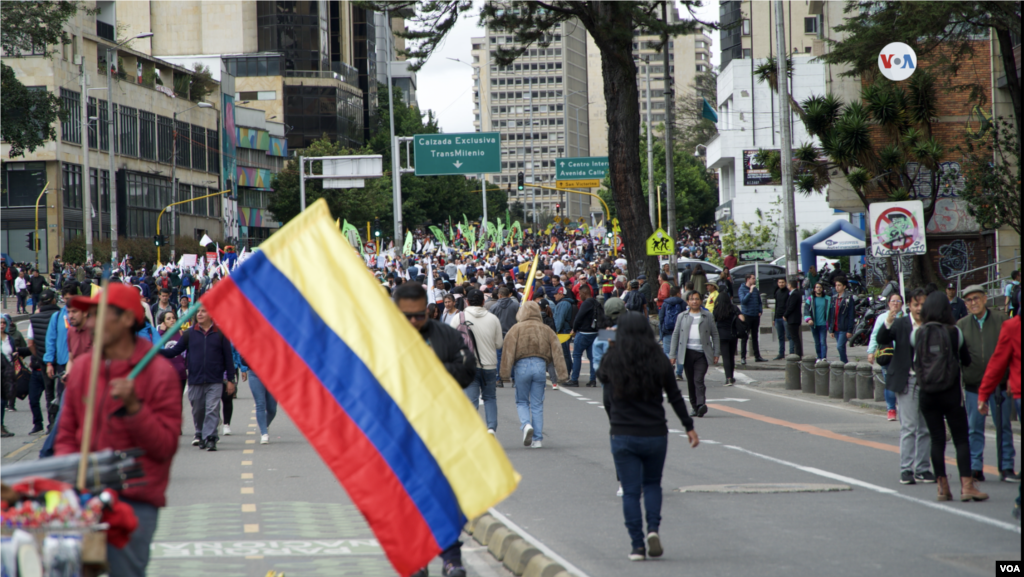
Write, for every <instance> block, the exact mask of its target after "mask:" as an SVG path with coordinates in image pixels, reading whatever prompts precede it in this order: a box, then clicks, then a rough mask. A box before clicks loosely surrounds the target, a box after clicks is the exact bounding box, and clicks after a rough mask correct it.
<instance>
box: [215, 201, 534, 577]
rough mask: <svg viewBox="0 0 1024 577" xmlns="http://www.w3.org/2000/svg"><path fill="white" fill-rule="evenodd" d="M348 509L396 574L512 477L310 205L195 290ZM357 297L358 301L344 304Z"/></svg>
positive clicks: (480, 509) (423, 557) (437, 548)
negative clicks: (333, 480) (365, 525)
mask: <svg viewBox="0 0 1024 577" xmlns="http://www.w3.org/2000/svg"><path fill="white" fill-rule="evenodd" d="M202 300H203V303H204V304H205V305H206V307H207V309H208V310H209V311H210V314H211V315H212V316H213V318H214V319H215V320H216V321H217V325H218V326H219V327H220V328H221V329H222V330H223V331H224V333H225V334H227V336H228V338H230V339H231V341H232V342H233V343H234V345H235V346H236V347H237V348H238V350H239V352H241V353H242V355H243V356H244V357H245V360H246V361H247V362H248V364H249V366H250V367H252V368H253V369H254V370H255V371H256V373H257V374H258V375H260V378H261V379H262V380H263V382H264V383H265V384H266V386H267V388H268V389H269V390H270V392H271V393H272V394H273V395H274V397H275V398H276V399H277V400H278V402H279V403H280V404H281V406H282V407H284V409H285V410H286V411H288V414H289V415H290V416H291V417H292V418H293V419H294V421H295V424H296V425H297V426H298V427H299V429H300V430H301V431H302V433H303V434H304V435H305V436H306V439H308V440H309V442H310V443H311V444H312V445H313V447H314V448H316V450H317V451H318V452H319V453H320V457H321V458H322V459H323V460H324V462H325V463H326V464H327V466H328V467H330V469H331V471H332V472H333V473H334V475H335V476H336V477H337V478H338V480H339V481H341V484H342V485H344V487H345V490H346V491H348V494H349V496H350V497H351V498H352V500H353V502H355V504H356V506H357V507H359V510H360V511H362V513H363V515H364V516H365V517H366V519H367V521H368V522H369V524H370V527H371V528H372V529H373V532H374V534H375V535H376V536H377V539H378V541H379V542H380V544H381V547H382V548H383V549H384V552H385V553H386V554H387V556H388V559H389V560H390V561H391V563H392V565H394V567H395V569H396V570H397V571H398V573H399V574H400V575H410V574H411V573H413V572H415V571H417V570H419V569H420V568H422V567H424V566H426V565H427V563H428V562H429V561H430V560H431V559H432V558H433V557H434V556H436V555H437V554H438V553H440V552H441V551H442V550H444V549H445V548H447V547H448V546H449V545H451V544H453V543H454V542H455V541H456V539H457V538H458V536H459V532H460V530H461V528H462V526H463V525H464V524H465V521H466V519H467V518H474V517H476V516H479V515H481V514H483V513H484V512H485V511H486V510H487V509H488V508H489V507H491V506H493V505H495V504H496V503H498V502H499V501H501V500H502V499H504V498H505V497H507V496H508V495H509V494H511V493H512V491H514V490H515V488H516V485H517V484H518V482H519V474H518V473H516V472H515V471H514V470H513V469H512V464H511V463H510V462H509V461H508V458H507V457H506V455H505V453H504V451H502V449H501V446H500V445H499V444H498V442H497V441H496V440H495V439H494V437H492V436H491V435H489V434H487V430H486V428H485V426H484V424H483V421H482V420H481V419H480V417H479V416H478V415H477V411H476V408H475V407H473V406H472V405H471V404H470V403H469V402H468V400H467V399H466V396H465V394H464V393H463V392H462V390H461V389H460V388H459V386H458V384H457V383H456V382H455V381H454V380H453V379H452V378H451V376H450V375H449V374H448V372H447V371H446V370H445V368H444V366H443V365H442V364H441V362H440V361H439V360H438V358H437V356H436V355H435V354H434V352H433V351H432V350H431V349H430V347H429V346H428V345H427V344H426V343H425V342H424V340H423V338H422V337H421V336H420V335H419V333H418V332H417V331H416V330H415V329H414V328H413V327H412V326H411V325H410V324H409V322H408V321H407V320H406V319H405V317H404V316H403V315H402V314H401V313H400V312H399V311H398V309H397V308H396V307H395V306H394V304H392V303H391V301H390V300H389V299H388V297H387V296H386V294H385V293H383V292H382V291H381V290H380V287H379V286H378V285H377V283H376V282H375V281H374V278H373V277H372V276H371V275H369V274H368V273H367V271H366V265H365V264H364V263H363V261H362V259H360V257H359V256H358V254H357V253H356V251H354V250H352V247H351V246H350V245H349V244H348V241H346V240H345V237H344V236H343V235H342V234H341V232H340V231H339V230H338V228H337V227H336V226H335V225H334V219H333V218H331V216H330V211H329V209H328V208H327V203H326V202H325V201H324V200H323V199H320V200H318V201H317V202H316V203H314V204H313V205H312V206H310V207H309V209H307V210H306V211H305V212H303V213H302V214H300V215H299V216H298V217H296V218H295V219H293V220H292V221H291V222H289V223H288V224H287V225H285V226H284V227H283V228H282V229H281V230H279V231H278V232H277V233H276V234H274V235H273V236H272V237H271V238H270V239H268V240H267V241H266V242H264V243H263V244H262V245H260V251H259V252H255V253H253V254H252V256H250V257H249V258H248V259H246V260H245V262H244V263H242V264H241V265H239V266H238V267H237V268H236V269H235V270H234V271H233V272H232V274H231V276H229V277H228V278H226V279H225V280H223V281H221V282H220V283H218V284H217V287H216V288H215V289H214V290H212V291H210V292H209V293H208V294H207V295H205V296H204V297H203V299H202ZM353 303H359V305H358V306H352V305H353Z"/></svg>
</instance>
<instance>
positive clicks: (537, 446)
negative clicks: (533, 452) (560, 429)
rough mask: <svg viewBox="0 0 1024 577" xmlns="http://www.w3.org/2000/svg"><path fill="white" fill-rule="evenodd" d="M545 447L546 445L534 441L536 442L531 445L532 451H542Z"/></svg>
mask: <svg viewBox="0 0 1024 577" xmlns="http://www.w3.org/2000/svg"><path fill="white" fill-rule="evenodd" d="M543 446H544V445H542V444H541V442H540V441H534V442H532V443H530V448H531V449H540V448H541V447H543Z"/></svg>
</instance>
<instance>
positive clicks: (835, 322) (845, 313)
mask: <svg viewBox="0 0 1024 577" xmlns="http://www.w3.org/2000/svg"><path fill="white" fill-rule="evenodd" d="M833 282H834V284H835V288H836V296H835V297H834V298H833V299H832V307H831V308H830V309H829V310H828V332H830V333H832V336H833V337H835V339H836V349H837V350H838V351H839V360H841V361H843V362H844V363H848V362H850V360H849V359H848V358H847V357H846V341H847V339H849V338H850V337H852V336H853V326H854V324H856V317H855V315H854V312H855V311H854V309H855V308H856V303H854V302H853V295H851V294H850V292H849V291H847V290H846V286H847V284H848V283H849V281H847V280H846V277H845V276H837V277H835V280H834V281H833Z"/></svg>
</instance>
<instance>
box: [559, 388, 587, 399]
mask: <svg viewBox="0 0 1024 577" xmlns="http://www.w3.org/2000/svg"><path fill="white" fill-rule="evenodd" d="M558 390H559V391H562V392H563V393H565V394H567V395H569V396H570V397H582V396H583V395H581V394H579V393H577V392H575V391H570V390H569V389H566V388H564V387H558Z"/></svg>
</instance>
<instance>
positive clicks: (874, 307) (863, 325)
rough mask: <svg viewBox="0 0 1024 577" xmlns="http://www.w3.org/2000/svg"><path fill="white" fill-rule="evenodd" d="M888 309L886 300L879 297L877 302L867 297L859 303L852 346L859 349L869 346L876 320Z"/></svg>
mask: <svg viewBox="0 0 1024 577" xmlns="http://www.w3.org/2000/svg"><path fill="white" fill-rule="evenodd" d="M887 308H888V307H887V305H886V303H885V300H884V299H882V298H881V297H878V298H877V300H876V299H872V298H871V297H865V298H862V299H859V300H858V301H857V305H856V308H855V309H854V318H855V319H856V322H855V324H854V327H853V331H852V332H853V336H852V337H850V340H849V343H850V346H853V347H859V346H866V345H867V344H868V341H870V340H871V331H873V330H874V328H875V320H876V319H877V318H878V315H880V314H882V313H884V312H885V311H886V310H887Z"/></svg>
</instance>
